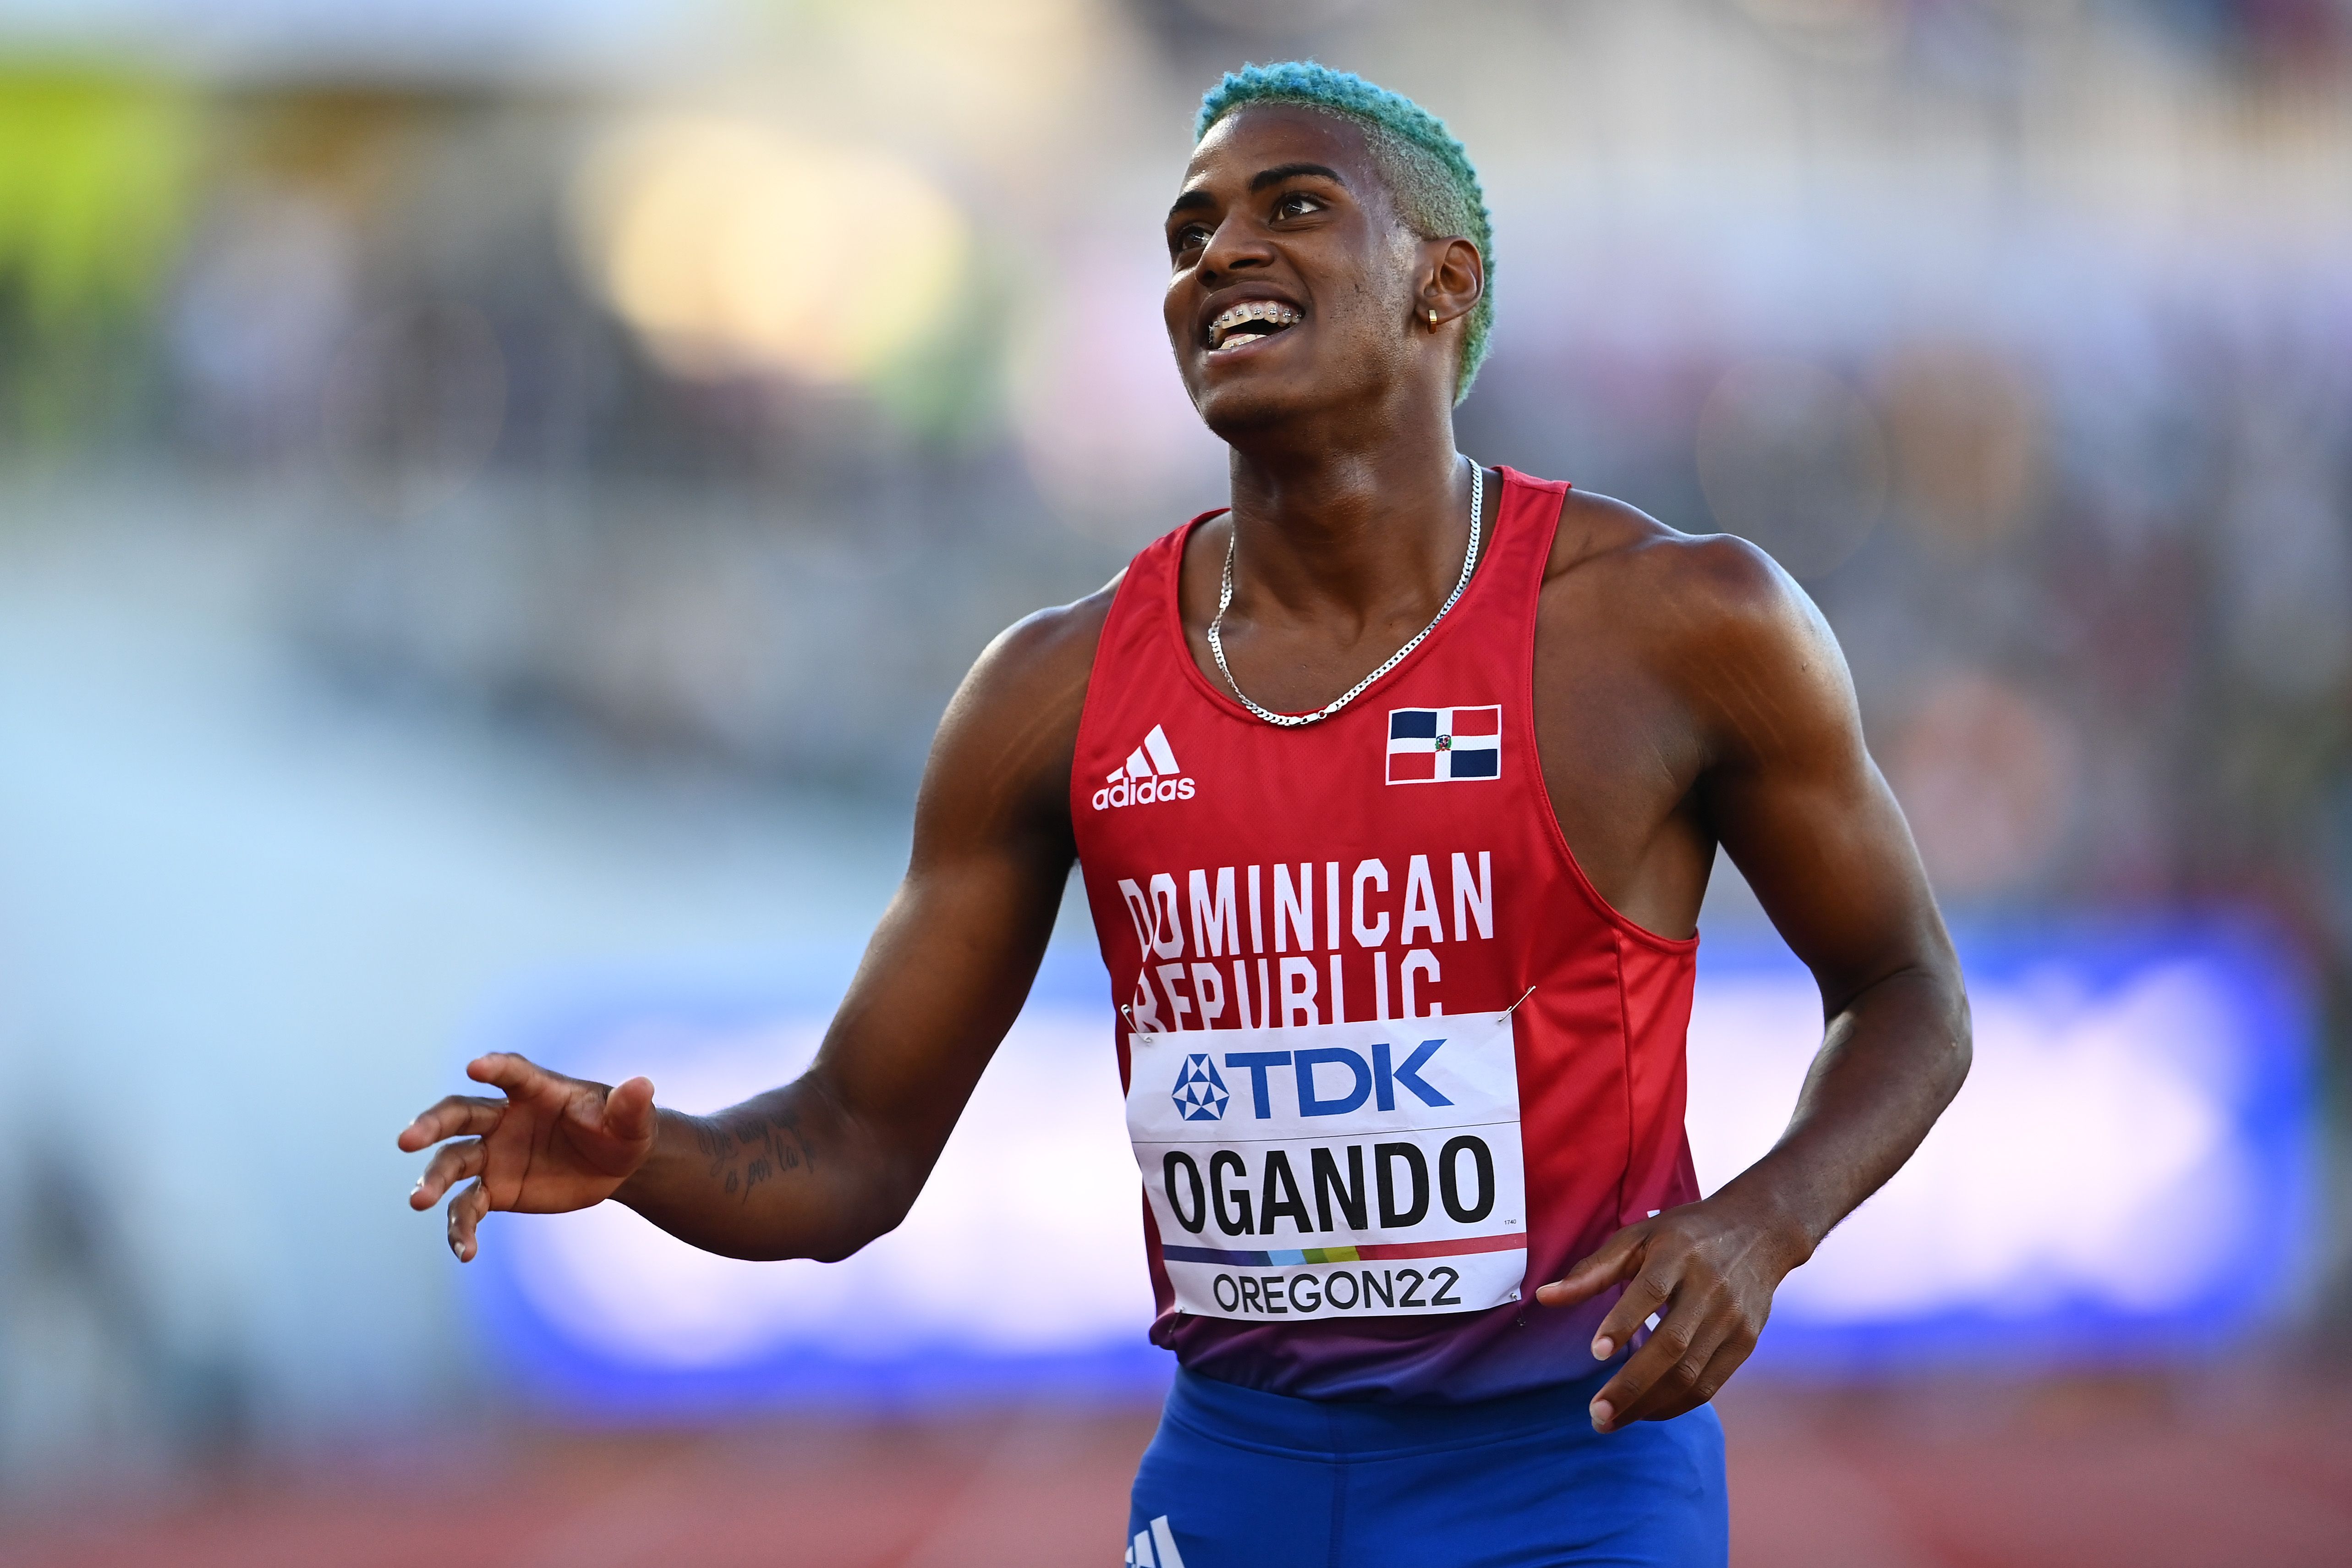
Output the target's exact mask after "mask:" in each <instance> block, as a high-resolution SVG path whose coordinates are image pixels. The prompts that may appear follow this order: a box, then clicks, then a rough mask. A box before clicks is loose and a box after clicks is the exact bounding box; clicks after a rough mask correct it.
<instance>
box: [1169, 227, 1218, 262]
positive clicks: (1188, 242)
mask: <svg viewBox="0 0 2352 1568" xmlns="http://www.w3.org/2000/svg"><path fill="white" fill-rule="evenodd" d="M1208 243H1209V231H1208V229H1207V227H1206V226H1203V225H1201V224H1197V223H1188V224H1186V225H1185V226H1183V227H1181V228H1180V229H1177V230H1176V231H1175V232H1174V233H1172V234H1171V235H1170V236H1169V237H1168V254H1170V255H1171V256H1181V255H1183V254H1184V253H1185V252H1186V251H1188V250H1198V249H1200V248H1201V247H1202V246H1204V245H1206V244H1208Z"/></svg>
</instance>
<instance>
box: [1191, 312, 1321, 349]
mask: <svg viewBox="0 0 2352 1568" xmlns="http://www.w3.org/2000/svg"><path fill="white" fill-rule="evenodd" d="M1306 319H1307V318H1306V312H1305V311H1303V310H1299V309H1298V308H1297V306H1294V305H1285V304H1281V303H1279V302H1277V301H1276V300H1247V301H1245V302H1244V303H1242V304H1239V305H1235V306H1234V307H1233V308H1231V309H1230V310H1222V311H1219V312H1218V314H1217V319H1216V320H1215V321H1211V322H1210V323H1209V352H1210V353H1213V354H1214V353H1232V352H1234V350H1235V349H1242V348H1247V347H1248V346H1249V345H1250V344H1252V343H1257V342H1265V340H1266V339H1268V338H1270V337H1272V336H1274V334H1275V333H1276V332H1283V331H1289V330H1290V329H1291V328H1293V327H1295V326H1297V324H1298V323H1299V322H1300V321H1305V320H1306Z"/></svg>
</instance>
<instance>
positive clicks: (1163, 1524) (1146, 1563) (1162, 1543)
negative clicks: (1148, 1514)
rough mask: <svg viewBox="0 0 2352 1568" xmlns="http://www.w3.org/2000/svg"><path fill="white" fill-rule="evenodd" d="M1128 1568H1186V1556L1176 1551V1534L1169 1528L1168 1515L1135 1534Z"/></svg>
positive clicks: (1128, 1554)
mask: <svg viewBox="0 0 2352 1568" xmlns="http://www.w3.org/2000/svg"><path fill="white" fill-rule="evenodd" d="M1127 1568H1184V1554H1183V1553H1182V1552H1179V1551H1177V1550H1176V1532H1175V1531H1172V1530H1170V1529H1169V1528H1168V1516H1167V1515H1166V1514H1164V1513H1163V1514H1161V1515H1160V1517H1159V1518H1157V1519H1155V1520H1153V1521H1151V1523H1150V1527H1149V1528H1147V1529H1143V1530H1139V1531H1136V1532H1135V1540H1134V1542H1132V1543H1131V1544H1129V1547H1128V1549H1127Z"/></svg>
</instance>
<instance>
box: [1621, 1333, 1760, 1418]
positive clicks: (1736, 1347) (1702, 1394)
mask: <svg viewBox="0 0 2352 1568" xmlns="http://www.w3.org/2000/svg"><path fill="white" fill-rule="evenodd" d="M1755 1352H1756V1342H1755V1341H1754V1340H1752V1339H1750V1338H1748V1336H1747V1335H1746V1334H1744V1333H1738V1332H1734V1333H1730V1334H1727V1335H1726V1336H1724V1339H1723V1342H1722V1343H1721V1344H1719V1345H1717V1347H1716V1351H1715V1353H1714V1354H1713V1355H1711V1356H1709V1357H1708V1358H1707V1362H1706V1365H1705V1366H1704V1367H1702V1368H1700V1369H1699V1371H1698V1373H1697V1374H1696V1376H1694V1377H1693V1378H1692V1380H1691V1385H1690V1388H1689V1390H1688V1391H1687V1392H1686V1393H1685V1394H1683V1395H1682V1396H1681V1397H1680V1398H1678V1399H1673V1400H1657V1399H1654V1400H1653V1401H1652V1402H1651V1405H1650V1406H1649V1408H1647V1409H1645V1410H1643V1411H1642V1412H1640V1413H1639V1414H1638V1415H1629V1416H1628V1417H1627V1419H1628V1420H1640V1421H1671V1420H1673V1419H1674V1418H1675V1416H1677V1415H1688V1414H1689V1413H1690V1412H1691V1411H1694V1410H1696V1409H1697V1408H1698V1407H1699V1406H1700V1405H1705V1404H1706V1403H1707V1402H1708V1401H1709V1400H1711V1399H1713V1398H1714V1397H1715V1396H1716V1395H1717V1394H1720V1393H1721V1392H1722V1391H1723V1385H1724V1384H1727V1383H1728V1382H1730V1381H1731V1374H1732V1373H1735V1372H1738V1370H1739V1369H1740V1367H1741V1366H1742V1365H1744V1364H1746V1363H1747V1360H1748V1357H1749V1356H1750V1355H1753V1354H1754V1353H1755Z"/></svg>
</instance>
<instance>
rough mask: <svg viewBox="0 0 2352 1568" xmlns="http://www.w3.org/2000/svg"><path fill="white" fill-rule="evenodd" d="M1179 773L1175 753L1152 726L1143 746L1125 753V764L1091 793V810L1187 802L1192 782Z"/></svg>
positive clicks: (1165, 732) (1156, 726) (1115, 769)
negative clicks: (1092, 797)
mask: <svg viewBox="0 0 2352 1568" xmlns="http://www.w3.org/2000/svg"><path fill="white" fill-rule="evenodd" d="M1183 773H1184V770H1183V769H1182V768H1181V767H1179V766H1178V765H1177V763H1176V753H1175V752H1174V751H1173V750H1171V748H1170V747H1169V744H1168V731H1165V730H1163V729H1161V728H1160V726H1159V725H1157V724H1154V725H1153V726H1151V733H1150V734H1149V735H1146V736H1144V737H1143V744H1141V745H1139V746H1138V747H1136V748H1135V750H1133V751H1131V752H1128V754H1127V765H1126V766H1125V767H1122V768H1114V769H1112V770H1111V773H1110V783H1109V784H1106V785H1104V786H1103V787H1102V788H1101V789H1098V790H1097V791H1095V809H1096V810H1097V811H1109V810H1111V809H1113V808H1114V807H1117V806H1122V805H1152V804H1154V803H1155V802H1158V801H1163V800H1190V799H1192V793H1193V791H1192V780H1191V779H1188V778H1186V777H1184V776H1183Z"/></svg>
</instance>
